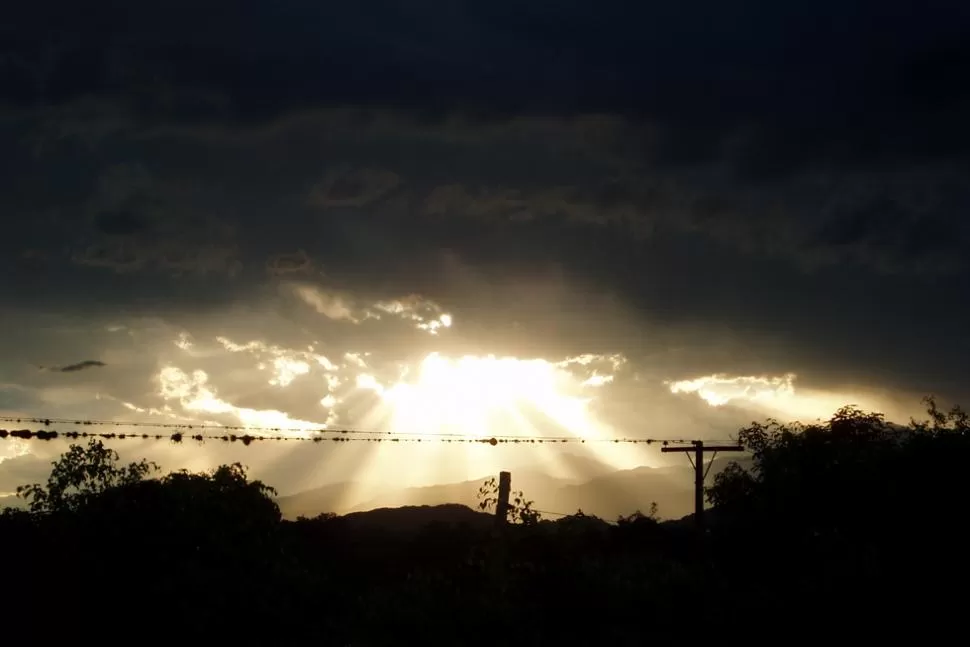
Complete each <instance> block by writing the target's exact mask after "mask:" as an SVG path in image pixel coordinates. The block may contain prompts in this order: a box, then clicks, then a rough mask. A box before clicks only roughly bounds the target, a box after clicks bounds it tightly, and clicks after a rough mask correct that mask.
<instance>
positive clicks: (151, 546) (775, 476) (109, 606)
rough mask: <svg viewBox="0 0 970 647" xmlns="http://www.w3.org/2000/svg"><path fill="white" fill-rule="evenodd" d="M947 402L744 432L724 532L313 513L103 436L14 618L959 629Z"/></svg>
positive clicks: (643, 522)
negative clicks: (892, 415) (908, 418)
mask: <svg viewBox="0 0 970 647" xmlns="http://www.w3.org/2000/svg"><path fill="white" fill-rule="evenodd" d="M927 402H928V412H929V417H928V420H927V421H926V422H913V423H911V424H910V425H908V426H905V427H901V426H898V425H893V424H889V423H887V422H886V421H884V420H883V418H882V417H881V416H880V415H877V414H870V413H866V412H862V411H859V410H857V409H853V408H846V409H843V410H841V411H839V412H837V413H836V414H835V415H834V416H833V417H832V419H831V420H829V421H826V422H824V423H818V424H813V425H782V424H779V423H777V422H774V421H768V422H766V423H758V424H752V425H751V426H750V427H748V428H745V429H743V430H741V432H740V434H739V440H740V441H741V442H742V443H743V444H744V445H745V446H746V447H747V448H748V449H749V450H750V451H751V452H752V455H753V461H752V467H751V468H750V470H749V471H746V470H745V469H743V468H741V467H740V466H738V465H737V464H735V465H733V466H729V467H728V468H726V469H725V470H723V471H722V472H721V473H719V474H718V475H717V477H716V478H715V479H714V482H713V483H712V484H711V487H710V488H709V490H708V498H709V500H710V502H711V503H712V504H713V508H712V510H711V511H710V512H709V514H708V529H709V532H708V534H707V536H706V538H705V539H704V540H703V541H698V539H697V536H696V534H695V533H694V532H693V525H692V523H691V520H690V519H683V520H679V521H671V522H659V521H657V520H656V519H655V518H654V516H653V515H651V514H647V515H643V514H639V513H634V514H631V515H630V516H629V517H624V518H621V519H620V520H618V521H616V522H614V523H610V524H608V523H606V522H604V521H603V520H599V519H596V518H593V517H588V516H584V515H582V514H577V515H574V516H571V517H566V518H564V519H560V520H557V521H542V520H539V519H537V518H536V516H535V515H533V514H530V513H529V510H528V505H527V502H520V506H519V508H518V509H517V510H515V511H514V513H513V515H512V521H513V523H511V524H510V525H509V526H508V527H507V528H506V529H505V530H504V531H503V532H501V533H499V532H496V531H495V529H493V528H492V526H491V523H490V520H489V518H488V517H486V516H484V515H481V516H476V515H474V514H472V513H470V512H469V511H468V510H467V509H464V512H466V513H468V514H467V515H465V516H461V515H457V516H456V519H457V518H461V519H464V521H462V522H460V523H457V522H456V523H444V522H437V523H432V524H428V525H424V526H420V527H418V526H415V527H409V528H407V529H402V528H398V529H397V530H395V529H393V528H390V527H389V526H387V525H385V526H379V525H377V526H370V527H368V526H366V525H362V524H360V523H351V521H350V519H349V518H348V517H336V516H333V515H321V516H320V517H317V518H315V519H300V520H297V521H295V522H290V521H284V520H282V519H281V517H280V513H279V509H278V508H277V506H276V504H275V503H274V501H273V499H272V496H273V494H274V493H273V491H272V489H271V488H269V487H268V486H266V485H264V484H262V483H260V482H258V481H252V480H250V479H249V478H248V477H247V475H246V472H245V470H244V469H243V468H242V467H241V466H239V465H229V466H223V467H220V468H218V469H217V470H215V471H213V472H211V473H205V474H193V473H189V472H184V471H183V472H175V473H172V474H169V475H166V476H162V477H157V476H155V474H154V472H155V470H156V469H157V468H156V467H155V466H154V465H152V464H151V463H147V462H140V463H136V464H132V465H128V466H122V465H120V464H119V463H118V461H117V455H116V454H115V453H114V452H112V451H111V450H109V449H107V448H105V447H104V446H103V445H101V444H100V441H92V442H91V444H90V445H88V446H87V447H81V446H72V447H71V449H70V451H69V452H67V453H66V454H65V455H64V456H62V457H61V459H60V460H59V461H57V462H56V463H55V465H54V468H53V470H52V473H51V476H50V479H49V481H48V483H47V484H44V485H33V486H28V487H25V488H22V489H21V491H20V495H21V496H23V497H24V498H25V499H26V500H27V502H28V504H29V510H27V511H15V510H7V511H5V512H4V513H3V515H0V549H2V551H3V552H2V555H3V562H4V564H5V565H6V566H5V569H4V581H5V586H4V599H5V602H6V605H5V606H6V609H5V614H6V617H7V618H8V623H7V626H8V627H11V628H12V627H17V628H18V629H17V632H18V633H19V634H20V635H22V636H24V637H25V638H28V640H29V642H31V643H36V644H47V643H48V642H51V641H54V640H60V639H66V638H70V639H73V640H85V641H95V643H96V644H103V643H106V642H107V643H121V642H125V643H129V642H130V643H136V644H140V643H149V642H153V641H161V640H173V639H175V640H181V641H190V642H191V643H192V644H195V643H196V642H201V641H212V640H215V641H219V642H223V641H224V642H226V643H227V644H228V643H229V642H230V641H232V642H234V643H241V644H301V643H307V644H323V645H402V644H442V645H445V644H449V645H461V644H467V645H478V644H483V645H484V644H491V645H500V644H558V643H565V644H610V645H618V644H622V645H628V644H629V645H632V644H646V643H650V642H656V641H658V640H678V641H687V642H691V643H693V642H698V641H701V640H712V641H713V640H717V641H719V642H720V641H728V642H730V643H734V642H739V643H740V642H744V643H751V642H754V643H761V642H768V641H786V642H789V641H792V640H795V641H801V640H808V639H821V638H824V639H827V640H838V639H840V638H846V637H852V638H858V639H879V640H885V639H888V638H893V639H895V640H906V641H910V640H914V639H918V640H933V641H934V642H935V641H936V640H937V639H938V638H939V637H942V636H950V635H951V633H950V632H953V631H956V630H957V629H958V628H959V626H960V625H961V624H962V620H963V618H962V613H961V612H962V606H963V601H964V599H965V598H966V593H965V591H964V587H965V585H966V584H965V583H966V581H967V580H966V575H967V571H968V568H967V564H968V560H967V558H966V550H965V547H964V543H965V537H966V533H965V531H964V527H965V521H964V511H965V508H964V506H963V502H964V499H965V492H966V489H967V486H966V477H965V470H964V468H963V465H964V463H965V461H966V460H967V456H968V453H967V451H966V450H967V449H968V448H970V421H968V417H967V415H966V414H965V413H964V412H963V411H962V410H960V409H958V408H957V409H953V410H951V411H940V410H939V409H938V408H937V407H936V405H935V403H934V402H933V401H932V400H928V401H927ZM486 490H487V488H486ZM483 492H485V491H484V490H483ZM643 496H644V499H645V501H647V502H649V500H650V493H648V492H644V493H643ZM10 631H13V629H10ZM952 635H953V636H954V637H955V635H956V634H952Z"/></svg>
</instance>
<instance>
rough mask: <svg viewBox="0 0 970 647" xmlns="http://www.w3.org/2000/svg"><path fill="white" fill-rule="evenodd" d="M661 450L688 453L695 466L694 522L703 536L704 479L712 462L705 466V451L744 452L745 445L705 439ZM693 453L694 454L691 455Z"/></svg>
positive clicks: (715, 453)
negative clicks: (705, 440) (721, 443)
mask: <svg viewBox="0 0 970 647" xmlns="http://www.w3.org/2000/svg"><path fill="white" fill-rule="evenodd" d="M660 451H661V452H662V453H664V454H671V453H680V454H687V459H688V460H690V463H691V467H693V468H694V523H695V524H696V526H697V532H698V533H699V535H700V536H701V537H703V536H704V480H705V479H706V478H707V472H708V470H709V469H710V467H711V464H710V463H708V465H707V469H705V468H704V452H712V453H713V454H714V455H717V453H718V452H743V451H744V447H743V446H742V445H740V444H737V445H705V444H704V441H703V440H695V441H692V442H691V444H690V445H688V446H686V447H661V448H660ZM691 454H693V455H694V456H693V457H691ZM712 461H713V459H712Z"/></svg>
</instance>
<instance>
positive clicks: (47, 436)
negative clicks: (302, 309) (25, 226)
mask: <svg viewBox="0 0 970 647" xmlns="http://www.w3.org/2000/svg"><path fill="white" fill-rule="evenodd" d="M0 422H13V423H17V424H25V423H26V424H42V425H44V426H45V427H51V426H54V425H73V426H77V427H81V426H103V427H113V428H133V429H139V428H140V429H174V430H176V431H175V432H174V433H170V434H162V433H154V434H149V433H145V432H142V433H137V432H133V433H128V432H124V431H122V432H90V431H76V430H70V431H57V430H51V429H40V430H36V431H35V430H31V429H16V430H6V429H0V439H4V438H17V439H20V440H54V439H57V438H68V439H78V438H102V439H120V440H128V439H132V440H134V439H142V440H170V441H171V442H174V443H181V442H182V441H183V440H186V439H191V440H195V441H198V442H205V441H209V440H214V441H221V442H242V443H243V444H244V445H249V444H251V443H252V442H254V441H262V440H277V441H304V442H316V443H319V442H323V441H330V442H391V443H401V442H419V443H420V442H435V441H437V442H443V443H477V444H490V445H498V444H523V443H526V444H545V443H578V444H585V443H624V444H645V445H653V444H661V445H664V446H667V445H672V444H673V445H682V444H690V443H692V442H694V441H693V440H689V439H685V438H629V437H627V438H582V437H579V436H527V435H521V434H520V435H514V434H497V435H496V434H493V435H489V436H475V435H471V434H467V433H464V434H462V433H445V432H394V431H367V430H362V429H353V428H340V429H334V428H327V427H323V426H321V427H320V428H319V429H307V428H296V427H293V428H286V427H254V426H250V427H246V426H234V425H207V424H195V423H185V424H181V423H165V422H137V421H132V422H127V421H118V420H86V419H69V418H39V417H23V416H21V417H15V416H0ZM212 431H215V432H216V433H215V434H214V435H213V434H211V433H208V432H212ZM192 432H194V433H192ZM226 432H230V433H226ZM236 432H241V433H236ZM283 433H299V434H304V435H301V436H285V435H280V434H283Z"/></svg>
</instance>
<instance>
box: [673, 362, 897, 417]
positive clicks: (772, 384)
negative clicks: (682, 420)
mask: <svg viewBox="0 0 970 647" xmlns="http://www.w3.org/2000/svg"><path fill="white" fill-rule="evenodd" d="M796 378H797V376H796V375H795V374H794V373H787V374H785V375H780V376H774V377H767V376H730V377H729V376H727V375H724V374H723V373H720V374H714V375H707V376H703V377H699V378H695V379H692V380H680V381H677V382H668V383H667V384H668V387H669V388H670V391H671V392H672V393H692V394H695V395H697V396H698V397H700V398H701V399H703V400H704V401H705V402H707V403H708V404H709V405H711V406H712V407H720V406H724V405H728V404H731V405H735V406H740V407H745V408H751V409H755V410H758V411H762V412H767V413H769V414H770V415H772V416H777V417H780V418H784V419H787V420H802V421H806V422H808V421H814V420H824V419H827V418H828V417H829V416H831V415H832V414H833V413H834V412H835V411H837V410H838V409H839V408H840V407H842V406H845V405H846V404H854V405H856V406H859V407H862V408H863V409H868V410H873V411H875V410H881V409H883V407H882V406H881V405H882V404H884V403H882V402H880V401H879V400H878V398H873V397H871V396H866V395H862V394H859V393H846V392H842V391H840V392H834V391H818V390H807V389H799V390H798V391H797V392H796V390H795V380H796Z"/></svg>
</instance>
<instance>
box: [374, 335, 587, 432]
mask: <svg viewBox="0 0 970 647" xmlns="http://www.w3.org/2000/svg"><path fill="white" fill-rule="evenodd" d="M408 377H409V376H407V375H405V378H404V381H402V382H399V383H397V384H395V385H394V386H392V387H391V388H389V389H386V390H384V392H383V393H382V395H383V399H384V401H385V402H386V403H388V404H389V405H390V406H391V407H392V408H393V425H394V427H395V428H397V429H398V430H400V431H408V432H419V431H421V430H429V429H430V430H432V431H433V433H455V434H470V435H475V436H481V437H488V436H493V435H515V434H522V433H526V432H527V431H528V430H523V429H521V428H519V429H510V428H509V426H510V425H511V424H513V422H515V420H514V419H515V418H517V416H516V414H517V413H519V412H520V411H519V410H520V409H521V408H523V407H531V408H534V409H536V410H538V411H540V412H542V413H543V414H545V415H547V416H549V417H551V418H553V419H554V420H557V421H561V422H562V423H573V424H570V425H569V426H574V425H580V424H581V423H582V421H583V419H584V417H585V414H586V404H587V402H588V401H589V398H584V397H580V396H578V395H567V394H565V393H563V390H564V388H568V386H569V385H568V383H566V382H567V378H569V376H568V375H567V374H565V373H563V372H561V371H558V370H557V369H556V367H554V366H553V365H551V364H549V363H548V362H545V361H543V360H519V359H515V358H512V357H503V358H496V357H472V356H466V357H462V358H460V359H457V360H450V359H447V358H445V357H442V356H441V355H438V354H437V353H432V354H430V355H428V356H427V357H426V358H425V359H424V361H423V362H422V363H421V365H420V366H419V367H418V370H417V376H416V379H414V380H411V381H409V380H407V378H408ZM517 426H520V427H521V421H518V423H517Z"/></svg>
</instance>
